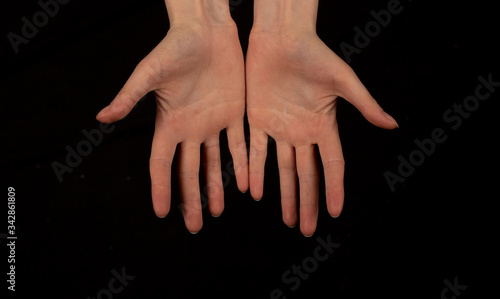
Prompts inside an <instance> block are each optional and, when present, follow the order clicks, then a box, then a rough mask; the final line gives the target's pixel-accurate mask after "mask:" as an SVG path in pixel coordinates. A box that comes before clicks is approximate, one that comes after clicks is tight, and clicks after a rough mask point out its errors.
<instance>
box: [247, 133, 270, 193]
mask: <svg viewBox="0 0 500 299" xmlns="http://www.w3.org/2000/svg"><path fill="white" fill-rule="evenodd" d="M267 139H268V136H267V134H266V133H265V132H263V131H261V130H259V129H256V128H252V127H250V163H249V183H250V194H251V195H252V197H253V198H254V199H255V200H261V199H262V195H263V193H264V170H265V166H266V157H267Z"/></svg>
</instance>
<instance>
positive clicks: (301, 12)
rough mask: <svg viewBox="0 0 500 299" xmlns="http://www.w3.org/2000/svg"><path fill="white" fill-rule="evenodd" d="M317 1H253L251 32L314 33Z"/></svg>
mask: <svg viewBox="0 0 500 299" xmlns="http://www.w3.org/2000/svg"><path fill="white" fill-rule="evenodd" d="M318 1H319V0H255V1H254V3H255V4H254V25H253V28H252V31H253V32H256V31H271V32H275V31H283V30H289V29H298V30H307V31H311V30H312V31H314V32H315V31H316V19H317V16H318Z"/></svg>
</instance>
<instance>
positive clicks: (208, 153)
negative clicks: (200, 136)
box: [203, 134, 224, 217]
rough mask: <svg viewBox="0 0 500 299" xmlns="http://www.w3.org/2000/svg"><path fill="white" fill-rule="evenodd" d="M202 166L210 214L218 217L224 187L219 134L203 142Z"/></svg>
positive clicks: (221, 205)
mask: <svg viewBox="0 0 500 299" xmlns="http://www.w3.org/2000/svg"><path fill="white" fill-rule="evenodd" d="M203 164H204V165H203V166H204V169H205V181H206V186H205V188H206V189H205V190H203V191H204V192H206V195H207V198H208V209H209V210H210V214H212V215H213V216H215V217H218V216H220V215H221V214H222V211H223V210H224V189H223V187H222V175H221V166H220V149H219V134H216V135H214V136H212V137H210V138H209V139H207V141H205V143H204V144H203Z"/></svg>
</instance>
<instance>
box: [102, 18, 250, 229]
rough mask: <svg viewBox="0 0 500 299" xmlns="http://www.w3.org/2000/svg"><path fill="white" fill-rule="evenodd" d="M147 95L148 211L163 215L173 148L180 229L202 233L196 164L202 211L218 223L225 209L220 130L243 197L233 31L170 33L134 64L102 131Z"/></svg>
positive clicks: (238, 61)
mask: <svg viewBox="0 0 500 299" xmlns="http://www.w3.org/2000/svg"><path fill="white" fill-rule="evenodd" d="M150 91H154V93H155V95H156V99H157V114H156V123H155V134H154V138H153V145H152V149H151V159H150V174H151V184H152V198H153V207H154V210H155V212H156V214H157V215H158V216H159V217H165V216H166V215H167V214H168V212H169V210H170V194H171V166H172V160H173V157H174V154H175V151H176V148H177V145H178V148H177V149H178V151H179V152H178V157H179V169H178V175H179V183H180V190H181V197H182V206H183V215H184V220H185V224H186V227H187V229H188V230H189V231H190V232H193V233H195V232H198V231H199V230H200V229H201V227H202V225H203V220H202V213H201V200H200V189H199V169H200V161H201V162H202V164H203V168H204V170H205V178H206V182H207V195H208V205H209V210H210V212H211V213H212V215H214V216H218V215H220V214H221V213H222V211H223V209H224V191H223V186H222V176H221V166H220V151H219V133H220V131H221V130H223V129H226V130H227V136H228V143H229V149H230V151H231V154H232V156H233V160H234V167H235V173H236V179H237V183H238V187H239V189H240V190H241V191H246V190H247V189H248V162H247V150H246V145H245V138H244V131H243V117H244V113H245V77H244V59H243V53H242V50H241V46H240V43H239V39H238V33H237V29H236V26H189V27H186V26H184V27H182V26H181V27H175V28H171V29H170V31H169V32H168V34H167V36H166V37H165V39H164V40H163V41H162V42H161V43H160V44H159V45H158V46H157V47H156V48H155V49H154V50H153V51H152V52H151V53H150V54H149V55H148V56H147V57H146V58H144V59H143V60H142V61H141V62H140V63H139V64H138V66H137V67H136V69H135V70H134V72H133V74H132V75H131V77H130V78H129V80H128V81H127V82H126V84H125V85H124V87H123V89H122V90H121V91H120V92H119V94H118V95H117V96H116V98H115V99H114V100H113V102H112V103H111V104H110V105H109V106H108V107H106V108H104V109H103V110H102V111H101V112H100V114H99V115H98V117H97V118H98V120H100V121H102V122H108V123H109V122H114V121H117V120H119V119H122V118H123V117H125V116H126V115H127V114H128V113H129V112H130V111H131V110H132V109H133V107H134V105H135V104H136V103H137V102H138V101H139V100H140V99H141V98H142V97H143V96H144V95H145V94H146V93H148V92H150ZM202 145H203V147H202ZM200 148H203V153H202V154H201V160H200Z"/></svg>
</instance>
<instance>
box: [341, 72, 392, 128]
mask: <svg viewBox="0 0 500 299" xmlns="http://www.w3.org/2000/svg"><path fill="white" fill-rule="evenodd" d="M346 83H347V84H346V85H345V86H344V89H345V90H344V92H343V95H342V97H343V98H344V99H346V100H347V101H348V102H349V103H351V104H352V105H354V107H356V108H357V109H358V110H359V111H360V112H361V114H363V116H364V117H365V118H366V119H367V120H368V121H369V122H370V123H372V124H373V125H375V126H377V127H380V128H383V129H395V128H399V125H398V123H397V122H396V120H395V119H394V118H393V117H392V116H390V115H389V114H388V113H386V112H385V111H384V109H382V107H380V105H379V104H378V103H377V101H376V100H375V99H374V98H373V97H372V96H371V94H370V93H369V92H368V90H367V89H366V87H365V86H364V85H363V83H361V81H360V80H359V78H358V76H356V74H355V73H354V71H352V70H351V72H350V75H349V78H348V80H346Z"/></svg>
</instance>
